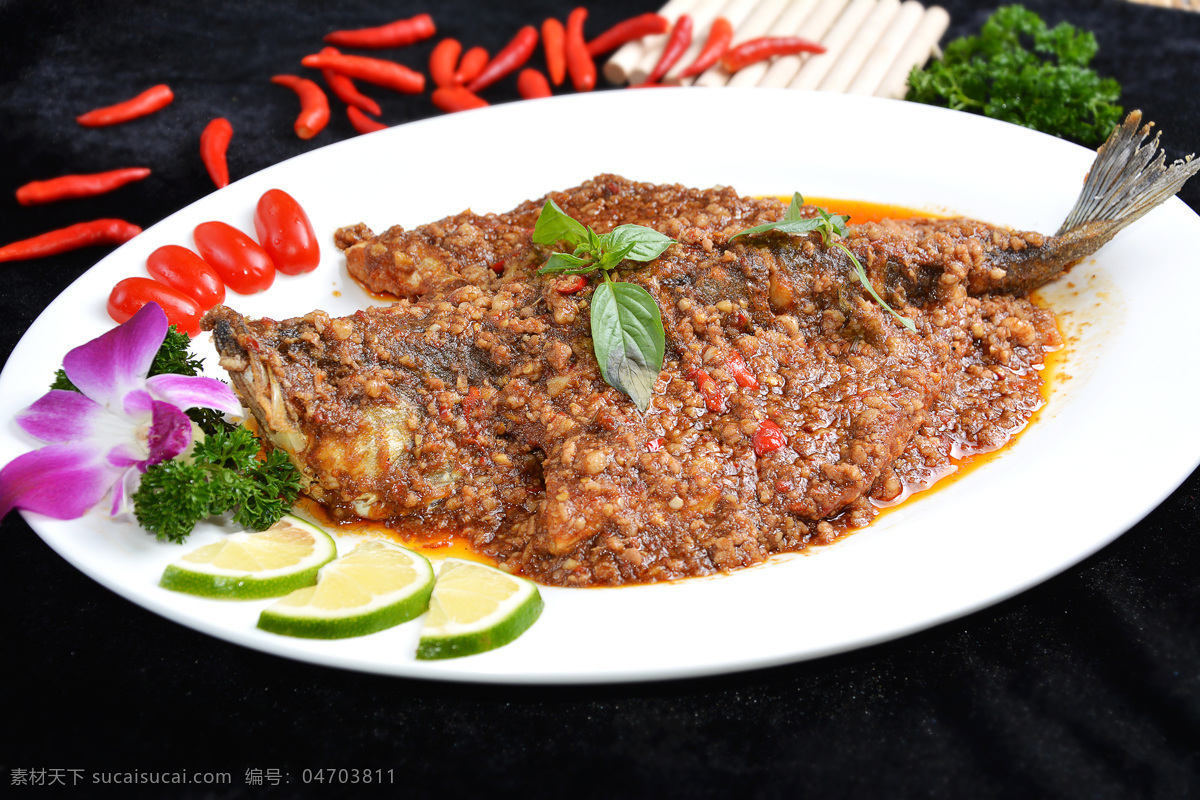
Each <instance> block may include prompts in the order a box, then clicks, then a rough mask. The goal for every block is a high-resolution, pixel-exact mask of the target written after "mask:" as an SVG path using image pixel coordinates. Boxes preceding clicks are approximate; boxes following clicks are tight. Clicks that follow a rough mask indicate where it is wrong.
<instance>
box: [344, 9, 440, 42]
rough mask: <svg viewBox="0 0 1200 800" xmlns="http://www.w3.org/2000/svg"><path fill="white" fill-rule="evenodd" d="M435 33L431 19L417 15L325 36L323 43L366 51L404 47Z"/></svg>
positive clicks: (424, 15)
mask: <svg viewBox="0 0 1200 800" xmlns="http://www.w3.org/2000/svg"><path fill="white" fill-rule="evenodd" d="M435 33H437V26H436V25H434V24H433V17H431V16H429V15H428V14H417V15H416V16H415V17H413V18H412V19H398V20H396V21H395V22H390V23H388V24H387V25H380V26H378V27H375V28H358V29H356V30H350V31H334V32H333V33H327V34H325V41H327V42H329V43H330V44H334V45H337V46H338V47H360V48H363V49H366V50H372V49H377V50H378V49H384V48H388V47H404V46H405V45H410V44H412V43H413V42H419V41H421V40H422V39H428V38H429V37H430V36H433V35H434V34H435Z"/></svg>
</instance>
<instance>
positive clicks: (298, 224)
mask: <svg viewBox="0 0 1200 800" xmlns="http://www.w3.org/2000/svg"><path fill="white" fill-rule="evenodd" d="M254 231H255V232H256V233H257V234H258V243H259V244H261V245H262V247H263V249H264V250H266V251H267V255H269V256H271V260H272V261H274V262H275V269H277V270H279V271H280V272H282V273H283V274H284V275H299V274H300V273H301V272H312V271H313V270H314V269H316V268H317V264H319V263H321V247H320V245H319V244H317V234H316V233H314V232H313V226H312V223H311V222H309V221H308V215H307V214H305V213H304V209H303V208H301V207H300V204H299V203H297V202H296V200H295V198H293V197H292V196H291V195H290V194H288V193H287V192H285V191H283V190H282V189H268V190H267V191H266V192H265V193H264V194H263V196H262V197H260V198H259V199H258V207H257V208H255V210H254Z"/></svg>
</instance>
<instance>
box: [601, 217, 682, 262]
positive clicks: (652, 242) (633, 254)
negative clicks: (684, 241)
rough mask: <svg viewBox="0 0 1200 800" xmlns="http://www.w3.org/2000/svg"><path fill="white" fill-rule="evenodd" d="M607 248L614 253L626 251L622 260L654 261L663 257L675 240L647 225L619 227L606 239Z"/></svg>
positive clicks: (605, 236) (607, 234)
mask: <svg viewBox="0 0 1200 800" xmlns="http://www.w3.org/2000/svg"><path fill="white" fill-rule="evenodd" d="M602 238H604V239H605V245H606V247H608V248H610V249H611V250H613V251H617V252H620V251H624V252H625V255H623V256H622V257H621V258H622V259H626V258H627V259H629V260H630V261H653V260H654V259H656V258H658V257H659V256H661V255H662V254H663V253H664V252H665V251H666V249H667V248H668V247H670V246H671V245H673V244H675V240H674V239H672V238H671V237H670V236H667V235H666V234H663V233H659V232H658V231H656V230H654V229H653V228H647V227H646V226H645V225H618V226H617V227H616V228H614V229H613V231H612V233H606V234H605V235H604V237H602Z"/></svg>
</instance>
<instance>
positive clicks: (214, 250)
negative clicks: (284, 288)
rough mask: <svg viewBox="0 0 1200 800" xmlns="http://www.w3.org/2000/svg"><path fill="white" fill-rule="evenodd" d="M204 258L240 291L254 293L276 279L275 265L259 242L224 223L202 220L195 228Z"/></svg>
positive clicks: (235, 289) (194, 233) (233, 288)
mask: <svg viewBox="0 0 1200 800" xmlns="http://www.w3.org/2000/svg"><path fill="white" fill-rule="evenodd" d="M192 240H193V241H194V242H195V243H196V249H197V250H198V251H199V252H200V257H201V258H203V259H204V260H205V261H207V262H208V263H209V264H210V265H211V266H212V268H213V269H215V270H216V271H217V274H219V275H220V276H221V280H223V281H225V285H226V286H227V287H229V288H230V289H232V290H233V291H235V292H237V293H238V294H254V293H255V292H261V291H263V290H265V289H269V288H270V287H271V284H272V283H274V282H275V264H274V262H272V261H271V257H270V256H269V255H267V251H266V250H263V249H262V248H261V247H259V246H258V242H256V241H254V240H253V239H251V238H250V237H249V236H247V235H246V234H244V233H242V232H241V231H239V230H238V229H237V228H235V227H233V226H232V225H229V224H227V223H224V222H201V223H200V224H199V225H197V226H196V228H195V230H193V231H192Z"/></svg>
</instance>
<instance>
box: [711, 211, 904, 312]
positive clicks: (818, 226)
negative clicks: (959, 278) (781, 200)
mask: <svg viewBox="0 0 1200 800" xmlns="http://www.w3.org/2000/svg"><path fill="white" fill-rule="evenodd" d="M803 206H804V198H803V197H801V196H800V193H799V192H796V193H795V194H793V195H792V202H791V203H790V204H789V205H788V207H787V211H786V212H784V215H783V219H781V220H777V221H775V222H768V223H766V224H764V225H756V226H754V227H753V228H747V229H746V230H744V231H739V232H738V233H735V234H734V235H733V236H730V237H729V240H730V241H733V240H734V239H736V238H737V237H739V236H753V235H755V234H758V233H766V232H767V231H778V232H780V233H790V234H797V233H811V232H812V231H817V232H818V233H820V234H821V243H822V244H824V245H825V246H826V247H830V246H833V247H836V248H838V249H839V250H841V251H842V252H843V253H845V254H846V255H847V256H849V257H850V263H852V264H853V265H854V275H855V277H856V278H858V282H859V283H861V284H862V285H863V288H864V289H866V290H867V291H868V292H870V294H871V297H873V298H875V302H876V303H879V305H881V306H883V307H884V308H885V309H887V311H888V312H889V313H891V315H892V316H894V317H895V318H896V319H897V320H899V322H900V324H901V325H903V326H904V327H905V328H908V329H909V330H910V331H912V332H913V333H916V331H917V326H916V325H914V324H913V321H912V320H911V319H909V318H908V317H905V316H901V314H900V313H899V312H898V311H896V310H895V309H894V308H892V307H891V306H889V305H888V304H887V302H886V301H885V300H884V299H883V298H882V297H880V296H879V293H878V292H876V291H875V287H874V286H872V285H871V281H870V280H868V279H867V271H866V270H865V269H864V268H863V265H862V263H861V262H860V261H859V260H858V258H857V257H856V256H855V255H854V253H852V252H850V248H848V247H846V245H844V244H842V243H841V242H833V243H832V245H831V244H830V240H831V239H832V238H833V237H834V236H839V237H845V235H846V234H847V233H848V229H847V228H846V222H848V221H849V219H850V218H849V217H847V216H845V215H843V214H830V213H829V212H828V211H826V210H825V209H823V208H818V209H817V210H816V211H817V216H815V217H802V216H801V214H800V212H801V209H802V208H803Z"/></svg>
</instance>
